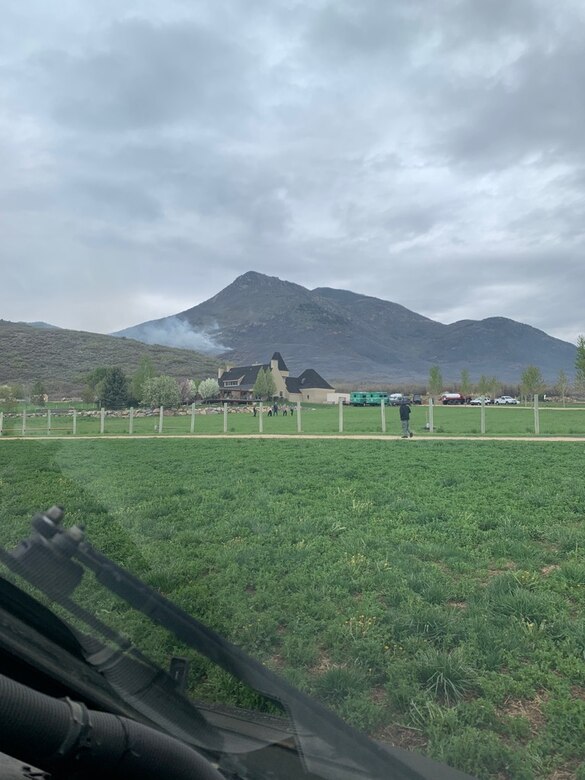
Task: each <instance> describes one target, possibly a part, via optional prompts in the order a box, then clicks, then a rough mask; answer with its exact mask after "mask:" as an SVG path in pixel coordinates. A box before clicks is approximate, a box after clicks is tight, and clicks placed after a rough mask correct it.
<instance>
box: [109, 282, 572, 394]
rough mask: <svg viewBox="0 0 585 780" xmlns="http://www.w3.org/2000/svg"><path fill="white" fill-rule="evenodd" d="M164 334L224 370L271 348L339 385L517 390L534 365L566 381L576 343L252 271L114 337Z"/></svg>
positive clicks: (498, 320)
mask: <svg viewBox="0 0 585 780" xmlns="http://www.w3.org/2000/svg"><path fill="white" fill-rule="evenodd" d="M177 323H180V325H179V326H177ZM167 327H169V328H170V329H171V331H172V329H173V328H176V327H180V328H188V329H189V331H190V332H191V333H192V334H194V335H197V336H199V337H200V338H202V339H203V340H205V341H206V344H207V347H208V349H207V352H208V354H213V355H214V356H216V357H218V358H220V359H222V360H225V361H228V362H229V363H230V364H236V365H238V364H240V365H243V364H248V363H253V362H262V361H264V360H266V359H267V357H269V355H268V353H270V354H272V352H273V351H275V350H277V351H279V352H280V353H281V354H282V355H283V357H284V358H285V360H286V362H287V365H288V366H289V368H290V369H291V371H293V372H294V371H302V370H304V369H305V368H307V367H311V368H315V369H316V370H317V371H319V373H321V374H322V375H323V376H325V377H326V378H328V379H335V380H338V381H339V380H341V381H376V382H389V383H391V384H392V383H393V384H396V383H397V382H424V381H426V379H427V378H428V372H429V369H430V367H431V366H432V365H438V366H439V367H440V368H441V371H442V374H443V377H444V379H445V382H451V383H452V382H453V381H456V380H457V379H458V378H459V376H460V373H461V370H462V369H467V370H468V371H469V372H470V374H471V377H472V380H477V379H478V378H479V376H480V375H481V374H485V375H489V376H496V377H497V378H498V379H499V380H500V381H503V382H518V381H519V380H520V376H521V374H522V371H523V370H524V368H525V367H526V366H527V365H536V366H538V367H539V368H540V369H541V372H542V374H543V377H544V378H545V380H546V381H548V382H552V381H554V380H556V378H557V376H558V374H559V371H561V370H563V371H565V373H567V374H569V375H572V372H573V368H574V360H575V354H576V347H575V346H574V345H572V344H569V343H568V342H564V341H561V340H560V339H555V338H554V337H552V336H549V335H548V334H546V333H545V332H544V331H541V330H539V329H537V328H533V327H532V326H530V325H527V324H525V323H519V322H516V321H515V320H511V319H509V318H506V317H499V316H494V317H488V318H485V319H483V320H470V319H466V320H459V321H457V322H454V323H451V324H444V323H440V322H436V321H434V320H432V319H430V318H428V317H425V316H424V315H421V314H418V313H416V312H413V311H411V310H410V309H407V308H406V307H404V306H402V305H401V304H398V303H394V302H391V301H385V300H383V299H380V298H376V297H373V296H367V295H362V294H359V293H354V292H352V291H350V290H337V289H335V288H331V287H317V288H315V289H314V290H309V289H307V288H305V287H302V286H301V285H299V284H296V283H294V282H288V281H286V280H281V279H279V278H278V277H275V276H267V275H265V274H261V273H259V272H257V271H248V272H246V273H245V274H242V275H240V276H238V277H237V278H236V279H235V280H234V281H233V282H232V283H231V284H229V285H228V286H227V287H225V288H224V289H222V290H220V291H219V292H218V293H217V294H216V295H214V296H213V297H212V298H209V299H208V300H206V301H204V302H202V303H200V304H198V305H196V306H193V307H191V308H190V309H186V310H184V311H182V312H179V313H178V314H176V315H172V316H170V317H163V318H160V319H158V320H154V321H150V322H149V323H140V324H138V325H136V326H133V327H130V328H126V329H124V330H122V331H118V332H117V333H116V334H113V335H117V336H120V335H124V336H127V337H131V338H137V339H139V340H142V339H144V338H147V337H148V331H149V330H150V331H151V332H156V330H157V329H158V334H159V335H158V338H164V333H165V329H166V328H167ZM145 331H146V333H145ZM171 335H172V333H171Z"/></svg>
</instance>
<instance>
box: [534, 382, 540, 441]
mask: <svg viewBox="0 0 585 780" xmlns="http://www.w3.org/2000/svg"><path fill="white" fill-rule="evenodd" d="M534 433H535V434H536V435H537V436H538V434H539V433H540V410H539V408H538V393H535V394H534Z"/></svg>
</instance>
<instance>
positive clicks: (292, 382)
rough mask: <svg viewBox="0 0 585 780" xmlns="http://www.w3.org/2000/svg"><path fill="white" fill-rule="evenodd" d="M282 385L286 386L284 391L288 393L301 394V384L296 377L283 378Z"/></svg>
mask: <svg viewBox="0 0 585 780" xmlns="http://www.w3.org/2000/svg"><path fill="white" fill-rule="evenodd" d="M284 384H285V385H286V389H287V391H288V392H289V393H300V392H301V383H300V381H299V378H298V377H296V376H286V377H285V378H284Z"/></svg>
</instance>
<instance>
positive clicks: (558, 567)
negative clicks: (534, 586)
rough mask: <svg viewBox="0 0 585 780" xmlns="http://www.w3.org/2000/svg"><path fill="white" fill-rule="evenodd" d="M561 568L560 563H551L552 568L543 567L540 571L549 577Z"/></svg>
mask: <svg viewBox="0 0 585 780" xmlns="http://www.w3.org/2000/svg"><path fill="white" fill-rule="evenodd" d="M560 568H561V567H560V566H559V565H558V563H551V565H550V566H543V567H542V569H541V570H540V573H541V574H544V576H545V577H546V576H548V575H549V574H552V572H553V571H556V570H557V569H560Z"/></svg>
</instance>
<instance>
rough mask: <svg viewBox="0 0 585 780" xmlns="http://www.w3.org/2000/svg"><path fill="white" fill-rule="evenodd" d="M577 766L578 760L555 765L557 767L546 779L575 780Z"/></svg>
mask: <svg viewBox="0 0 585 780" xmlns="http://www.w3.org/2000/svg"><path fill="white" fill-rule="evenodd" d="M578 768H579V762H578V761H571V762H570V763H569V764H564V765H563V766H560V767H557V769H555V770H554V771H553V773H552V774H551V775H549V776H548V780H575V776H576V774H577V769H578Z"/></svg>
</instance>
